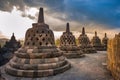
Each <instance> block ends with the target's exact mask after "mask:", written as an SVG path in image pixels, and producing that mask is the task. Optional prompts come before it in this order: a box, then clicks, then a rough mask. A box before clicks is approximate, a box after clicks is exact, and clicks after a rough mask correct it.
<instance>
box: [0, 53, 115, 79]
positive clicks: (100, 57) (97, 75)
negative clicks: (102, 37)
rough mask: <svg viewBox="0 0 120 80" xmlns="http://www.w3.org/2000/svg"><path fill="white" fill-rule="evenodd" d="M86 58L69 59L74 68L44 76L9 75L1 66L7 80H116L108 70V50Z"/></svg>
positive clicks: (88, 55)
mask: <svg viewBox="0 0 120 80" xmlns="http://www.w3.org/2000/svg"><path fill="white" fill-rule="evenodd" d="M85 56H86V57H84V58H77V59H68V61H69V62H70V63H71V65H72V68H71V69H70V70H68V71H66V72H64V73H62V74H58V75H55V76H49V77H44V78H24V77H13V76H10V75H7V74H6V73H5V71H4V66H3V67H1V70H2V76H3V77H5V78H6V79H7V80H114V79H113V77H112V76H111V74H110V72H109V71H108V70H107V68H106V65H103V64H104V63H105V62H106V59H107V54H106V51H99V52H97V53H96V54H85Z"/></svg>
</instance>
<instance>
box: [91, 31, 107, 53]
mask: <svg viewBox="0 0 120 80" xmlns="http://www.w3.org/2000/svg"><path fill="white" fill-rule="evenodd" d="M91 43H92V46H93V47H94V48H95V49H96V50H97V51H104V50H105V48H104V46H103V45H102V43H101V39H100V38H99V37H98V36H97V32H96V31H95V36H94V37H93V38H92V40H91Z"/></svg>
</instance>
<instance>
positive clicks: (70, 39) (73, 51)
mask: <svg viewBox="0 0 120 80" xmlns="http://www.w3.org/2000/svg"><path fill="white" fill-rule="evenodd" d="M60 50H61V51H62V52H63V54H64V56H66V57H67V58H79V57H83V56H84V55H83V51H82V50H80V49H79V48H78V47H77V45H76V40H75V36H74V35H73V34H72V32H70V28H69V23H67V26H66V32H63V35H62V36H61V37H60Z"/></svg>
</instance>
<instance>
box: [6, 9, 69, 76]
mask: <svg viewBox="0 0 120 80" xmlns="http://www.w3.org/2000/svg"><path fill="white" fill-rule="evenodd" d="M32 26H33V27H32V28H30V29H28V30H27V32H26V35H25V43H24V46H23V47H21V48H20V49H19V50H18V51H16V52H15V55H14V57H13V58H12V59H11V60H10V62H9V63H8V64H7V65H6V69H5V71H6V72H7V73H8V74H10V75H13V76H17V77H18V76H19V77H44V76H52V75H55V74H58V73H61V72H64V71H66V70H68V69H69V68H70V63H68V61H66V59H65V57H64V56H63V53H62V52H60V51H59V50H57V47H56V46H55V41H54V34H53V32H52V30H50V29H49V26H48V25H47V24H45V23H44V16H43V8H40V12H39V17H38V23H33V25H32Z"/></svg>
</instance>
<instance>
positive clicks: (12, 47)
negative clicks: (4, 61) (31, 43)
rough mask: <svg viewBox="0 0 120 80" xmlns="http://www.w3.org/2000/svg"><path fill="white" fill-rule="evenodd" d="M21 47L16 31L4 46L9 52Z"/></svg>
mask: <svg viewBox="0 0 120 80" xmlns="http://www.w3.org/2000/svg"><path fill="white" fill-rule="evenodd" d="M20 47H21V44H20V41H17V40H16V38H15V35H14V33H13V34H12V36H11V39H10V40H9V41H7V42H6V44H5V45H4V46H3V48H4V49H5V50H7V51H8V52H14V51H16V50H17V49H18V48H20Z"/></svg>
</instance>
